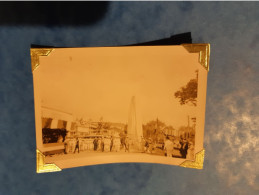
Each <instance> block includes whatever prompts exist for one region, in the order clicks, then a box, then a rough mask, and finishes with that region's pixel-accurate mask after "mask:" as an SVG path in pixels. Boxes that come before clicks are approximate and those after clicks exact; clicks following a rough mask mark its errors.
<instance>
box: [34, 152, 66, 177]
mask: <svg viewBox="0 0 259 195" xmlns="http://www.w3.org/2000/svg"><path fill="white" fill-rule="evenodd" d="M36 156H37V167H36V169H37V170H36V171H37V173H48V172H57V171H62V169H60V168H59V167H58V166H57V165H55V164H50V163H47V164H45V155H44V154H42V153H41V152H40V151H39V150H38V149H37V150H36Z"/></svg>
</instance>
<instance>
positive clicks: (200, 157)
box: [180, 149, 205, 169]
mask: <svg viewBox="0 0 259 195" xmlns="http://www.w3.org/2000/svg"><path fill="white" fill-rule="evenodd" d="M204 155H205V150H204V149H203V150H201V151H200V152H198V153H196V155H195V161H191V160H186V161H184V162H183V163H182V164H180V166H181V167H186V168H194V169H203V162H204Z"/></svg>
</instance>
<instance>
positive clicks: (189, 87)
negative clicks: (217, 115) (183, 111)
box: [174, 70, 198, 106]
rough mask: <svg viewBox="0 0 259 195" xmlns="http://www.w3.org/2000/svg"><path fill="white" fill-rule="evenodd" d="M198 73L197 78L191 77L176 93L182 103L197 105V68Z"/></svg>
mask: <svg viewBox="0 0 259 195" xmlns="http://www.w3.org/2000/svg"><path fill="white" fill-rule="evenodd" d="M196 73H197V76H196V78H195V79H191V80H190V81H189V82H188V83H187V84H186V85H185V86H183V87H181V88H180V89H179V90H178V91H176V92H175V93H174V96H175V98H179V102H180V104H181V105H184V104H189V105H192V106H196V105H197V91H198V70H196Z"/></svg>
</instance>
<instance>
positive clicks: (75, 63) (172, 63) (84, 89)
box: [36, 46, 206, 129]
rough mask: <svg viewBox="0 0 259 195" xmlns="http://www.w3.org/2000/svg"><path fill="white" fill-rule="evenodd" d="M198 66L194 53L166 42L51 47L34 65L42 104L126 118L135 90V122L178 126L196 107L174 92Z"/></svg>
mask: <svg viewBox="0 0 259 195" xmlns="http://www.w3.org/2000/svg"><path fill="white" fill-rule="evenodd" d="M198 69H202V70H203V69H204V68H203V67H202V66H201V65H200V64H199V63H198V54H190V53H189V52H187V51H186V49H185V48H183V47H182V46H173V47H168V46H164V47H144V48H138V47H117V48H112V47H110V48H107V47H106V48H76V49H55V50H54V51H52V53H51V54H50V55H49V56H48V57H41V58H40V67H38V68H37V69H36V71H39V77H40V83H39V86H40V93H41V95H40V96H41V98H42V106H46V107H48V108H50V109H51V108H53V109H58V110H62V111H65V112H68V113H72V114H73V115H74V118H81V117H83V118H85V120H89V119H91V120H93V121H99V119H100V118H101V117H102V118H103V120H104V121H107V122H120V123H127V122H128V121H127V120H128V114H129V106H130V101H131V98H132V97H133V96H135V98H136V109H137V112H138V115H140V118H141V119H140V120H141V121H138V122H140V123H143V124H145V123H147V122H149V121H151V120H156V118H159V119H160V120H161V121H163V122H165V123H166V124H167V125H172V126H173V127H175V128H177V129H178V128H179V127H180V126H186V125H187V124H188V116H189V117H190V118H192V117H196V109H197V107H195V106H191V105H180V103H179V99H176V98H175V97H174V93H175V92H176V91H177V90H179V89H180V88H181V87H183V86H185V85H186V84H187V83H188V81H190V80H191V79H194V78H196V72H195V71H196V70H198ZM204 84H205V85H206V83H204ZM201 93H206V91H205V92H201ZM204 103H205V102H200V104H204Z"/></svg>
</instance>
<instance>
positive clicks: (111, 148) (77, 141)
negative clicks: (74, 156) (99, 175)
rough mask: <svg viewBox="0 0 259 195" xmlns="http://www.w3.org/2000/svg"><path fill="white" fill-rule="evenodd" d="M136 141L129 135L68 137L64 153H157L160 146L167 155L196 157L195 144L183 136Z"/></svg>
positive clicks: (187, 157)
mask: <svg viewBox="0 0 259 195" xmlns="http://www.w3.org/2000/svg"><path fill="white" fill-rule="evenodd" d="M135 142H136V143H135ZM135 142H134V141H133V140H131V139H130V138H129V137H127V136H125V137H119V136H101V137H93V138H78V137H77V138H66V139H65V141H64V153H65V154H69V153H76V152H78V153H79V152H81V151H96V152H98V151H99V152H120V151H124V152H130V151H131V152H132V151H133V150H134V149H136V148H137V150H135V151H138V152H143V153H149V154H152V153H154V154H156V152H157V148H159V149H160V150H161V151H164V154H165V156H167V157H180V158H185V159H194V144H193V142H192V141H190V140H186V139H183V138H181V139H180V140H177V139H174V138H173V137H168V136H167V137H166V138H165V140H164V142H163V143H162V144H161V143H160V144H158V143H155V142H153V141H152V139H150V138H149V139H145V138H144V137H142V139H141V141H140V142H137V141H136V140H135ZM136 146H137V147H136Z"/></svg>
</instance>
